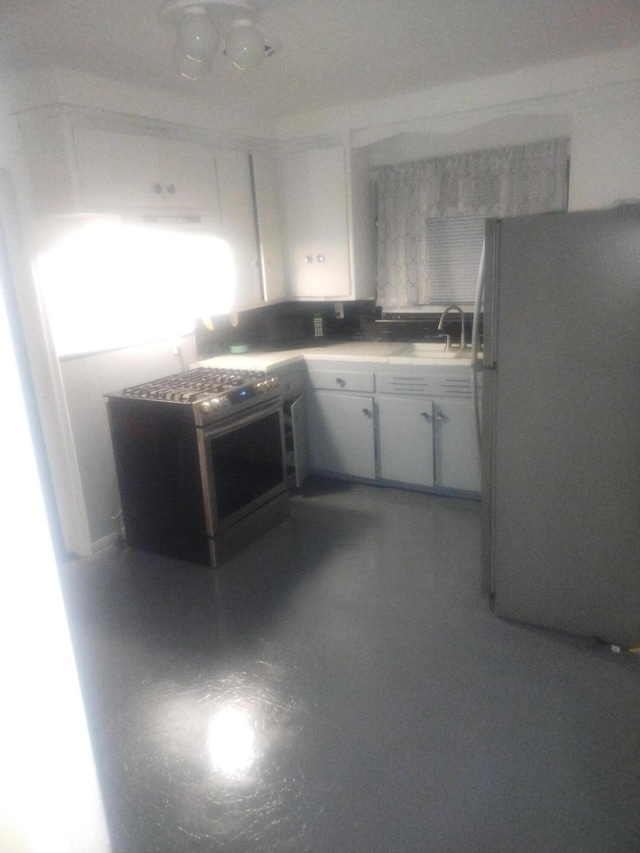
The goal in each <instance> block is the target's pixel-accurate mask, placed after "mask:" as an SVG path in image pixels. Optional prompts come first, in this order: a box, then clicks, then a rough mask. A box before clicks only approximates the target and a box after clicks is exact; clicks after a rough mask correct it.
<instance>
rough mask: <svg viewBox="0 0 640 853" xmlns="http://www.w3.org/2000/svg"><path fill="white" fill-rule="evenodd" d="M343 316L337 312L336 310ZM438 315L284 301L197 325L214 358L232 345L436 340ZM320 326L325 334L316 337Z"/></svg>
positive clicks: (453, 328)
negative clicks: (395, 314)
mask: <svg viewBox="0 0 640 853" xmlns="http://www.w3.org/2000/svg"><path fill="white" fill-rule="evenodd" d="M337 307H339V308H341V309H342V316H336V308H337ZM438 320H439V316H436V315H430V316H426V317H425V316H424V315H410V316H408V317H406V318H402V319H393V320H382V319H380V312H379V309H378V308H376V306H375V305H374V304H373V303H372V302H368V301H366V302H365V301H361V302H343V303H338V304H336V303H334V302H281V303H278V304H277V305H267V306H265V307H264V308H257V309H255V310H253V311H244V312H242V313H241V314H239V315H238V324H237V326H235V327H234V326H232V325H231V318H230V317H229V315H223V316H220V317H214V318H212V324H213V331H211V330H209V329H208V328H206V327H205V325H204V324H203V323H202V322H201V321H200V320H198V321H197V323H196V328H195V339H196V349H197V352H198V357H199V358H211V357H212V356H216V355H223V354H224V353H228V352H229V350H230V347H231V346H238V345H244V346H248V347H249V348H250V349H273V350H283V349H297V348H301V347H312V346H323V345H326V344H329V343H339V342H341V341H389V342H395V341H398V342H404V341H407V342H412V341H430V340H436V339H438V337H439V336H441V335H442V334H443V333H442V332H439V331H438V328H437V326H438ZM314 321H315V322H314ZM471 322H472V318H471V316H469V317H468V318H467V322H466V323H465V332H466V336H467V340H468V341H470V340H471ZM318 324H319V325H321V327H322V336H320V337H319V336H317V335H316V326H317V325H318ZM446 331H447V333H449V334H451V337H452V340H453V341H457V340H458V337H459V334H460V321H459V319H458V317H457V316H452V317H451V321H450V323H448V324H447V329H446Z"/></svg>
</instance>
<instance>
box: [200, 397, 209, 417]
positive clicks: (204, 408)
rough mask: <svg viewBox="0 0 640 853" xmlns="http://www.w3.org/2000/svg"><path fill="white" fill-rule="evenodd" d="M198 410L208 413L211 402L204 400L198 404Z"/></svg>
mask: <svg viewBox="0 0 640 853" xmlns="http://www.w3.org/2000/svg"><path fill="white" fill-rule="evenodd" d="M200 411H201V412H204V414H205V415H208V414H209V412H210V411H211V403H210V402H209V401H208V400H205V401H204V403H201V404H200Z"/></svg>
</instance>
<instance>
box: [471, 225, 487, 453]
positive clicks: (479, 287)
mask: <svg viewBox="0 0 640 853" xmlns="http://www.w3.org/2000/svg"><path fill="white" fill-rule="evenodd" d="M485 246H486V240H485V241H483V243H482V252H481V253H480V265H479V267H478V279H477V281H476V295H475V301H474V305H473V326H472V327H471V396H472V400H473V413H474V417H475V421H476V438H477V441H478V453H482V417H481V415H480V394H479V392H478V369H479V365H480V361H479V359H478V349H479V340H478V338H479V337H480V334H479V332H480V311H481V310H482V301H483V299H484V258H485ZM483 366H484V365H483Z"/></svg>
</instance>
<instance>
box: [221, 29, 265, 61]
mask: <svg viewBox="0 0 640 853" xmlns="http://www.w3.org/2000/svg"><path fill="white" fill-rule="evenodd" d="M224 52H225V56H227V57H228V58H229V59H230V60H231V62H233V64H234V65H235V66H236V68H239V69H240V70H241V71H246V70H247V69H248V68H257V67H258V65H260V63H261V62H262V60H263V59H264V52H265V43H264V37H263V35H262V33H261V32H260V30H257V29H256V28H255V27H254V25H253V22H252V21H248V20H239V21H234V23H233V26H232V27H231V29H230V30H229V32H228V33H227V38H226V41H225V45H224Z"/></svg>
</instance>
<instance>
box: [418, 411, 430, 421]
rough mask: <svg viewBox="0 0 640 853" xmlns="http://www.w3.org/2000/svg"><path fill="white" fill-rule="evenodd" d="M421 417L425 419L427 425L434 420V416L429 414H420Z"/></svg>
mask: <svg viewBox="0 0 640 853" xmlns="http://www.w3.org/2000/svg"><path fill="white" fill-rule="evenodd" d="M420 417H421V418H424V419H425V421H427V423H431V421H432V420H433V418H432V416H431V415H430V414H429V413H428V412H420Z"/></svg>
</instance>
